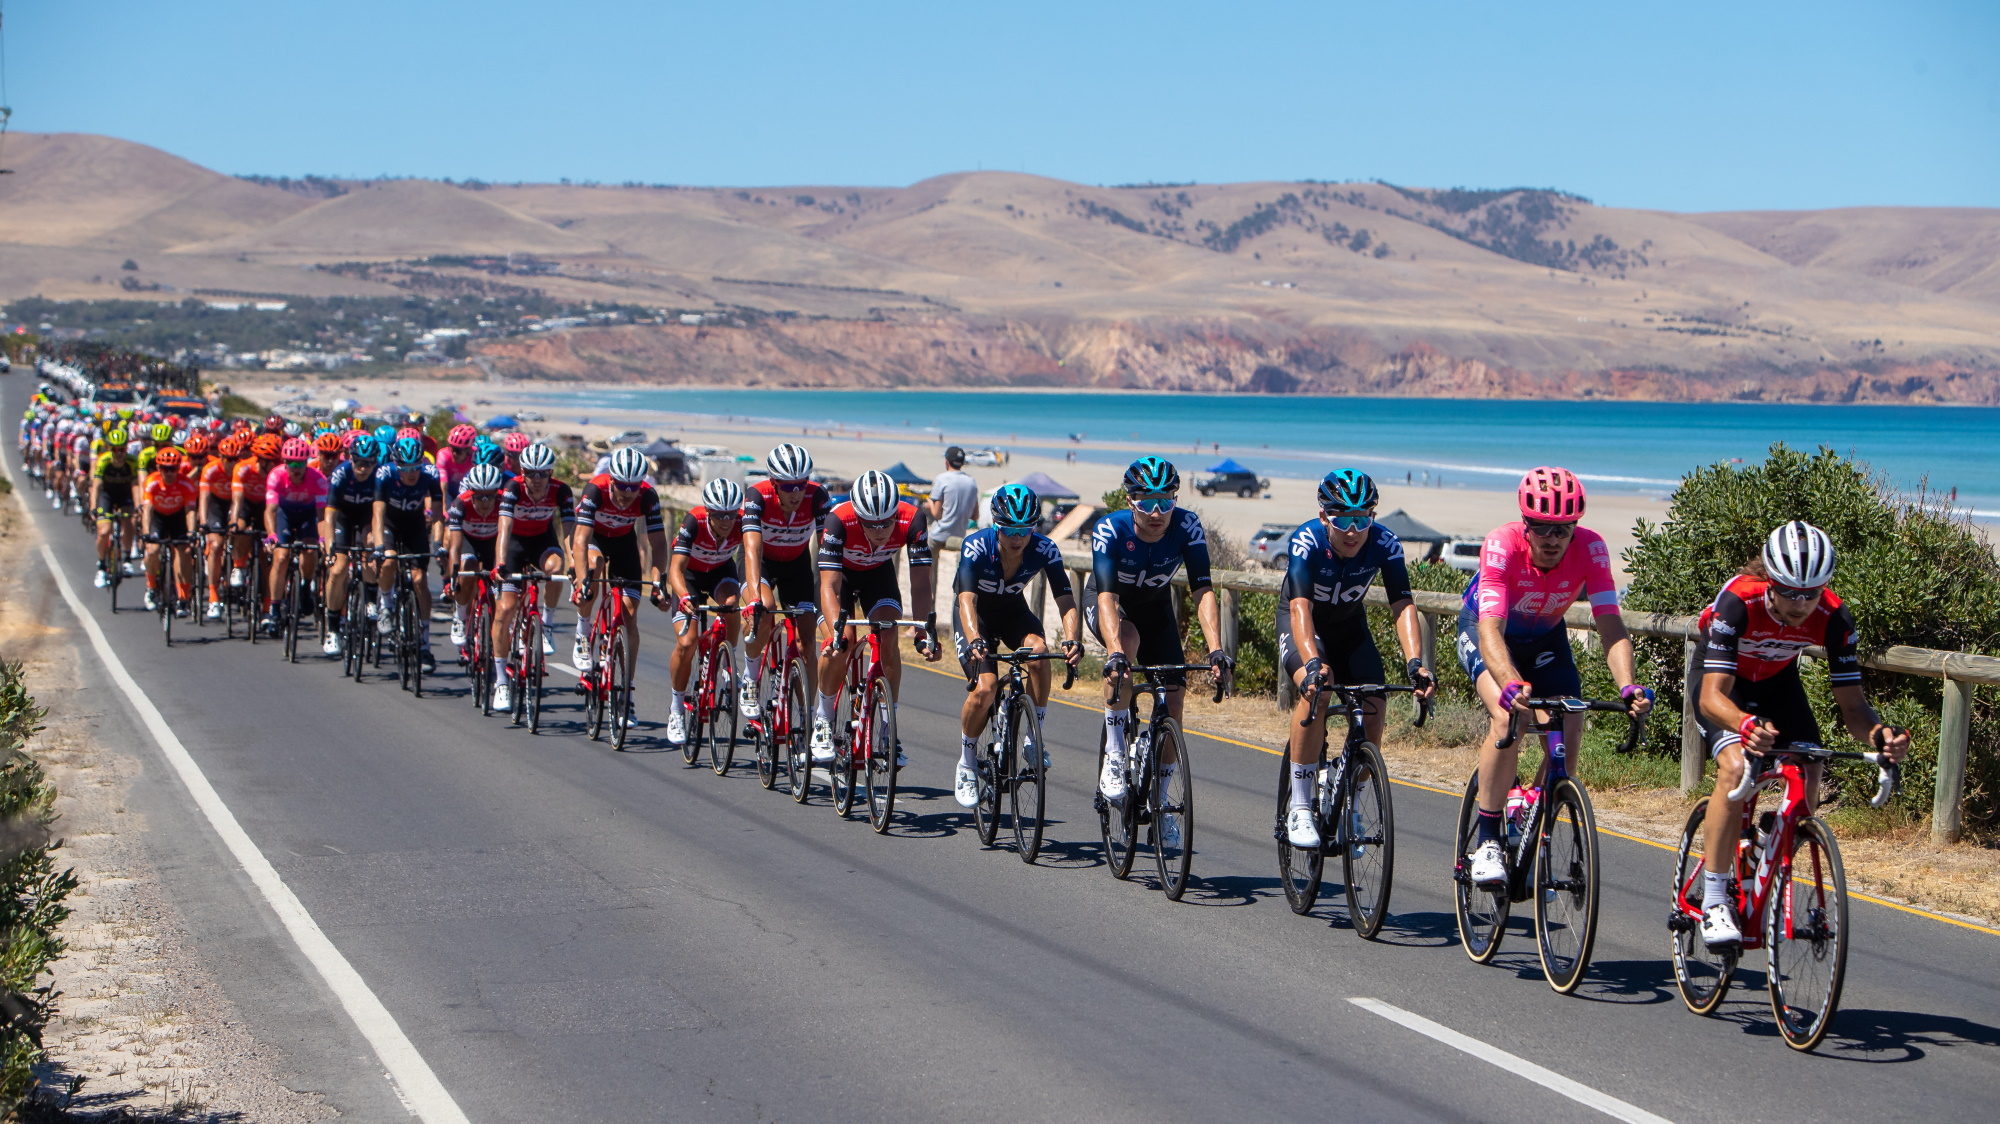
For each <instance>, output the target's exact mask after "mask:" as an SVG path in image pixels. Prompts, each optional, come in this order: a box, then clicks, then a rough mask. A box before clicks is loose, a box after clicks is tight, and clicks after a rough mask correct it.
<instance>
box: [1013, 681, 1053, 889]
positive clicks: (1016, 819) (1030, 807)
mask: <svg viewBox="0 0 2000 1124" xmlns="http://www.w3.org/2000/svg"><path fill="white" fill-rule="evenodd" d="M1011 728H1012V730H1013V734H1014V737H1013V741H1014V747H1013V751H1012V752H1011V753H1009V754H1007V756H1008V757H1011V758H1012V759H1013V762H1014V769H1013V774H1014V775H1013V777H1012V778H1011V779H1010V782H1009V784H1008V790H1007V810H1008V819H1009V820H1010V821H1011V822H1012V823H1013V826H1014V852H1015V853H1016V854H1018V855H1020V856H1021V861H1022V862H1024V863H1032V862H1034V861H1035V859H1036V857H1037V856H1039V855H1040V854H1041V853H1042V823H1043V817H1044V815H1045V814H1046V813H1047V806H1046V801H1047V800H1048V795H1047V793H1046V791H1045V790H1044V785H1043V782H1044V781H1045V780H1047V777H1046V776H1045V774H1044V771H1043V769H1042V745H1043V742H1042V720H1041V719H1039V718H1037V717H1035V707H1034V703H1033V701H1032V700H1030V699H1029V698H1028V697H1027V696H1026V695H1018V696H1016V697H1015V699H1014V722H1013V725H1012V727H1011Z"/></svg>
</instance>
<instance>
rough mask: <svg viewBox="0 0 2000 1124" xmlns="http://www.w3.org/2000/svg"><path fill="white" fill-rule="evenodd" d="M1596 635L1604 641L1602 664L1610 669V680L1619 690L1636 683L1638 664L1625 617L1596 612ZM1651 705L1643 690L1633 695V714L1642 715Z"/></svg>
mask: <svg viewBox="0 0 2000 1124" xmlns="http://www.w3.org/2000/svg"><path fill="white" fill-rule="evenodd" d="M1597 637H1598V639H1600V640H1602V641H1604V665H1605V666H1606V667H1608V668H1610V669H1611V681H1612V682H1613V683H1616V684H1617V685H1618V689H1619V690H1621V691H1622V690H1624V689H1625V688H1627V687H1630V686H1631V685H1632V684H1634V683H1637V682H1638V681H1639V672H1638V666H1637V664H1635V663H1634V662H1633V659H1632V634H1631V633H1630V632H1627V631H1626V630H1625V618H1624V617H1623V616H1622V615H1620V614H1618V613H1600V614H1598V616H1597ZM1652 707H1653V702H1652V700H1651V699H1648V698H1647V697H1646V696H1645V694H1644V693H1643V692H1641V693H1638V694H1636V695H1634V696H1633V699H1632V713H1633V714H1637V715H1643V714H1645V713H1646V712H1647V711H1648V710H1651V709H1652Z"/></svg>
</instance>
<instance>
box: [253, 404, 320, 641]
mask: <svg viewBox="0 0 2000 1124" xmlns="http://www.w3.org/2000/svg"><path fill="white" fill-rule="evenodd" d="M280 450H281V454H282V455H283V457H284V461H283V463H281V464H279V465H278V466H277V467H276V468H273V469H272V470H271V471H270V473H269V474H267V475H266V476H265V477H264V531H265V533H266V534H268V535H269V536H270V542H271V544H272V550H271V584H270V585H269V586H267V587H265V589H264V627H265V629H266V631H268V632H270V633H271V634H272V635H273V636H275V635H277V633H278V625H279V621H278V617H277V614H276V612H275V608H274V606H273V604H272V600H271V599H272V596H273V595H274V594H275V593H276V592H277V591H278V590H281V589H283V588H285V576H286V574H287V573H288V572H289V571H290V569H291V564H292V552H293V550H294V549H296V548H297V547H300V546H308V545H310V546H318V545H319V524H320V517H321V516H322V515H323V514H324V513H325V512H326V476H325V474H323V473H321V472H320V470H319V469H317V468H314V467H313V466H312V465H310V464H308V463H307V461H308V460H309V459H310V458H311V457H312V454H313V447H312V443H311V442H309V441H307V440H306V439H305V438H303V437H293V438H290V439H288V440H287V441H286V442H285V443H284V445H283V446H281V447H280ZM301 572H302V573H304V571H301ZM305 576H306V577H311V574H310V573H305ZM301 580H302V581H303V579H301Z"/></svg>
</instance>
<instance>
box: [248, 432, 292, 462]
mask: <svg viewBox="0 0 2000 1124" xmlns="http://www.w3.org/2000/svg"><path fill="white" fill-rule="evenodd" d="M284 451H285V442H284V440H283V439H282V438H280V437H279V436H278V435H277V434H275V433H260V434H258V435H257V439H256V440H255V441H252V442H250V453H251V455H252V456H254V457H256V458H257V459H258V460H260V461H274V460H277V459H278V456H279V454H281V453H283V452H284Z"/></svg>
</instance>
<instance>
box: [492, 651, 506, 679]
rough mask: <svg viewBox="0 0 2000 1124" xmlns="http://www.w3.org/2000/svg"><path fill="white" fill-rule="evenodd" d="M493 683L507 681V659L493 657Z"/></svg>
mask: <svg viewBox="0 0 2000 1124" xmlns="http://www.w3.org/2000/svg"><path fill="white" fill-rule="evenodd" d="M493 681H494V682H495V683H505V682H506V681H507V659H506V657H504V656H494V657H493Z"/></svg>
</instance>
